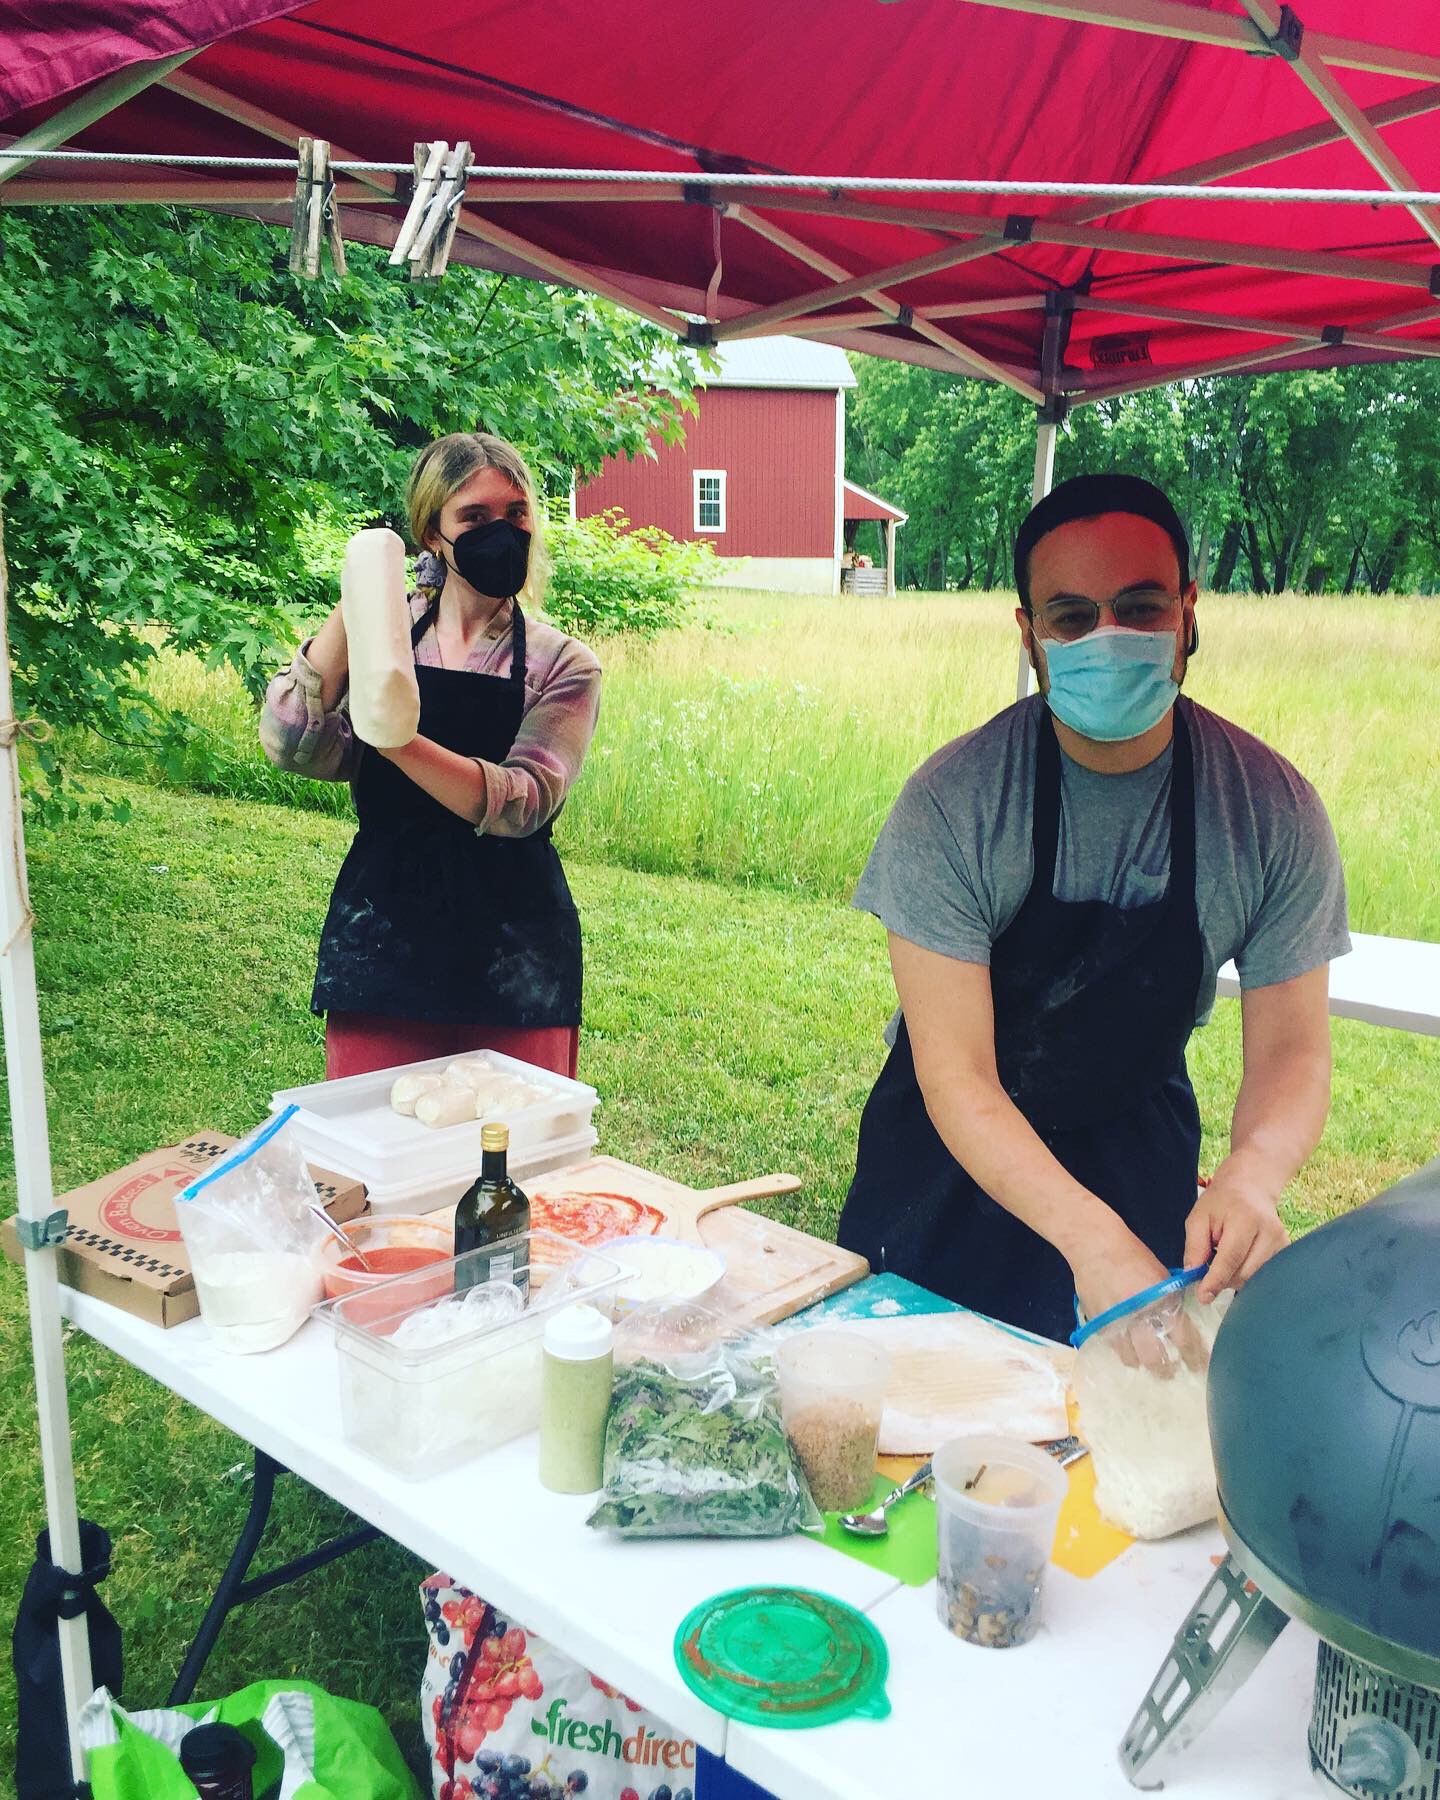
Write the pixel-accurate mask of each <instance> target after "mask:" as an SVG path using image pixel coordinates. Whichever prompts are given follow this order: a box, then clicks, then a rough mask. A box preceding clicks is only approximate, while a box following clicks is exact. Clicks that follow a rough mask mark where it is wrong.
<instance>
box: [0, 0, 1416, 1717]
mask: <svg viewBox="0 0 1440 1800" xmlns="http://www.w3.org/2000/svg"><path fill="white" fill-rule="evenodd" d="M1377 34H1378V38H1379V39H1380V40H1383V41H1375V40H1376V37H1377ZM0 130H3V138H0V149H4V148H5V147H6V146H7V145H8V148H9V149H10V151H11V152H12V154H11V155H9V156H8V157H0V206H23V205H48V204H53V203H55V202H57V201H68V202H72V203H77V204H94V203H114V202H122V201H128V202H133V201H142V202H143V201H172V202H185V203H188V204H193V205H201V206H212V207H221V208H225V209H227V210H238V211H243V212H248V213H253V214H255V215H256V216H258V217H261V218H266V219H271V220H274V221H276V222H283V223H287V224H288V223H289V222H290V219H291V207H292V198H293V195H294V189H295V149H296V144H297V141H298V140H299V139H300V138H302V137H309V138H315V139H323V140H326V141H327V142H328V143H329V144H330V146H331V154H332V157H333V158H334V159H335V160H336V161H337V162H339V163H341V164H342V165H343V164H346V163H351V164H355V163H359V164H363V165H365V166H363V167H360V168H344V167H343V166H342V168H341V169H340V170H339V171H338V179H337V185H336V190H335V193H336V198H337V200H338V201H339V203H340V207H341V212H342V217H343V224H344V230H345V232H346V234H347V235H348V236H350V237H352V238H355V239H359V240H367V241H371V242H378V243H390V242H392V241H393V239H394V237H395V234H396V231H397V228H398V227H399V224H400V221H401V219H402V218H403V216H404V213H405V210H406V206H407V203H408V200H409V198H410V192H411V176H410V173H409V171H410V169H411V159H412V152H413V147H414V145H415V144H416V142H417V141H424V140H434V139H441V138H443V139H444V140H446V141H447V142H454V141H459V140H462V139H463V140H468V141H469V143H470V144H471V145H472V146H473V149H474V152H475V157H476V162H477V165H479V166H478V167H477V168H476V170H475V171H473V172H472V176H471V179H470V182H469V185H468V189H467V192H466V199H465V204H464V206H463V209H462V210H461V212H460V214H459V236H458V237H457V239H456V242H455V247H454V250H453V252H452V253H453V254H454V255H455V256H456V257H457V258H458V259H460V260H464V261H466V262H472V263H476V264H479V265H482V266H486V267H490V268H497V269H505V270H513V271H516V272H520V273H525V274H533V275H538V276H542V277H545V278H547V279H551V280H558V281H564V282H571V283H574V284H575V285H577V286H579V287H583V288H588V289H590V290H592V291H594V292H596V293H600V294H604V295H607V296H608V297H610V298H611V299H614V300H616V301H619V302H620V303H622V304H623V305H626V306H629V307H632V308H634V309H635V310H636V311H638V312H640V313H643V314H645V315H646V316H647V317H650V318H652V319H655V320H657V321H659V322H661V323H663V324H664V325H666V326H667V327H669V328H672V329H674V330H676V331H677V332H678V333H679V334H680V335H682V336H687V337H690V338H691V339H693V340H695V341H701V342H708V341H711V339H712V336H713V338H715V339H724V338H729V337H735V336H741V335H751V334H759V333H765V332H784V333H787V334H790V335H795V334H808V335H812V336H816V337H819V338H823V339H825V340H826V341H828V342H831V343H836V344H840V345H843V346H845V347H846V348H849V349H854V350H861V351H866V352H869V353H871V354H877V355H882V356H891V357H899V358H902V359H905V360H908V361H912V362H917V363H923V364H927V365H929V366H931V367H934V368H939V369H946V370H951V371H955V372H958V373H961V374H965V375H971V376H978V377H983V378H988V379H992V380H997V381H1001V382H1004V383H1005V384H1006V385H1008V386H1009V387H1011V388H1013V389H1015V390H1016V391H1018V392H1019V393H1021V394H1023V395H1025V396H1026V397H1027V398H1028V399H1029V400H1031V401H1033V402H1034V403H1035V404H1036V406H1037V409H1038V412H1039V420H1040V427H1039V438H1038V447H1037V457H1036V485H1037V488H1043V487H1045V486H1047V485H1048V482H1049V474H1050V468H1051V466H1052V461H1053V452H1054V434H1055V429H1056V426H1057V425H1058V423H1059V422H1060V420H1061V419H1062V418H1063V416H1064V413H1065V410H1066V409H1067V407H1069V406H1072V405H1079V404H1085V403H1087V402H1090V401H1094V400H1096V399H1099V398H1102V397H1105V396H1109V395H1117V394H1124V393H1129V392H1134V391H1136V390H1138V389H1141V388H1144V387H1149V386H1153V385H1157V384H1160V383H1163V382H1169V381H1173V380H1177V379H1180V378H1183V377H1187V376H1194V375H1210V374H1223V373H1226V372H1232V371H1241V370H1253V369H1261V368H1271V369H1284V368H1298V367H1314V366H1325V365H1335V364H1344V363H1351V362H1360V361H1368V360H1374V359H1393V358H1399V357H1410V356H1436V355H1440V192H1435V191H1427V188H1426V186H1422V184H1428V188H1429V189H1434V188H1436V187H1440V154H1437V153H1440V22H1437V20H1436V15H1435V9H1434V5H1433V0H1391V4H1390V5H1389V6H1387V7H1385V8H1383V9H1377V8H1375V7H1373V6H1372V5H1369V4H1367V0H1301V4H1300V8H1299V10H1298V11H1296V10H1292V8H1291V7H1290V6H1288V5H1283V6H1282V5H1280V4H1278V3H1277V0H897V3H895V4H886V3H884V0H831V3H830V4H829V5H828V6H826V7H825V8H823V9H817V8H816V7H815V6H814V5H813V4H812V3H811V0H773V3H772V4H771V5H769V6H767V7H766V8H764V9H763V10H762V11H760V12H757V11H756V9H755V8H754V7H753V6H751V5H749V4H748V3H746V0H707V4H706V5H705V6H704V7H703V8H702V7H699V6H693V7H679V8H677V7H676V6H675V5H674V3H673V0H610V3H609V4H608V5H606V6H603V7H597V6H595V5H594V4H593V0H583V3H582V0H543V3H542V0H503V3H502V0H431V3H430V4H429V5H428V6H426V7H423V8H414V7H402V6H397V5H396V4H395V3H394V0H310V3H309V4H306V5H299V6H297V5H294V4H293V3H292V0H67V4H66V5H65V6H63V7H50V8H36V7H34V6H29V5H26V4H24V0H0ZM61 146H63V147H67V148H69V149H72V150H83V151H85V152H87V153H90V154H89V156H88V158H86V159H81V160H78V161H77V160H68V159H67V160H59V159H55V158H53V157H51V156H49V155H48V154H45V153H48V152H52V151H54V150H55V149H56V148H57V147H61ZM97 153H98V154H97ZM137 156H150V157H153V158H155V159H156V160H155V161H153V162H138V161H136V160H135V158H136V157H137ZM102 158H103V160H102ZM186 158H196V159H202V160H200V161H196V162H194V163H190V162H187V161H185V159H186ZM255 159H263V160H261V161H256V160H255ZM376 164H389V165H390V167H388V168H377V167H376V166H375V165H376ZM1026 182H1030V183H1037V184H1040V187H1041V191H1039V192H1036V191H1029V192H1027V191H1025V188H1024V184H1025V183H1026ZM1061 183H1064V184H1077V183H1078V184H1087V183H1106V184H1110V186H1109V188H1108V191H1103V192H1101V193H1098V194H1097V193H1094V192H1083V191H1082V192H1079V193H1075V192H1070V193H1066V192H1063V191H1057V187H1058V184H1061ZM927 184H929V185H927ZM977 184H978V185H977ZM1136 184H1140V185H1142V186H1144V187H1145V188H1152V187H1155V186H1161V187H1169V188H1179V189H1180V190H1181V191H1180V192H1178V193H1150V192H1143V193H1136V192H1134V191H1133V189H1134V187H1135V186H1136ZM967 188H968V190H969V191H964V190H966V189H967ZM1257 188H1258V190H1259V191H1258V192H1257V191H1256V190H1257ZM1321 190H1340V192H1338V193H1331V194H1330V195H1329V197H1327V198H1321V197H1319V193H1320V191H1321ZM1356 190H1361V191H1362V193H1363V198H1361V199H1357V195H1356ZM1347 196H1348V197H1347ZM0 648H3V644H0ZM0 686H3V687H4V688H5V689H6V690H8V683H0ZM0 701H3V706H0V711H3V712H5V713H8V712H9V711H10V706H9V697H8V691H4V692H0ZM11 724H12V726H13V722H11ZM4 726H5V721H0V744H7V745H8V750H7V755H6V762H7V764H8V765H9V767H8V770H7V773H8V780H7V781H5V782H0V802H3V810H4V811H5V813H6V815H7V819H6V822H7V823H8V824H9V826H10V830H11V834H12V835H13V836H14V838H15V841H16V844H17V846H18V845H19V814H18V795H17V790H16V784H15V770H14V748H13V741H10V740H13V735H14V733H13V729H10V730H9V731H8V735H6V734H5V733H4ZM7 796H8V798H7ZM8 861H9V859H7V866H8ZM27 924H28V909H27V907H26V901H25V894H24V883H23V860H17V861H16V862H15V864H14V868H13V871H12V874H11V875H7V876H5V877H4V880H3V883H0V936H3V937H5V938H6V939H7V940H8V941H7V943H6V948H5V950H4V951H3V952H0V985H3V994H4V1001H5V1027H6V1029H5V1036H6V1041H7V1046H8V1047H9V1048H10V1050H11V1055H10V1057H9V1059H8V1062H9V1078H10V1083H11V1092H12V1106H13V1111H14V1115H15V1118H16V1121H17V1130H16V1138H17V1166H18V1169H19V1174H20V1199H21V1212H22V1216H23V1218H24V1219H25V1220H26V1221H28V1222H33V1223H34V1232H35V1234H37V1241H38V1242H39V1243H41V1244H43V1243H45V1242H47V1241H49V1240H47V1239H46V1238H44V1236H43V1235H39V1234H40V1233H41V1224H40V1222H41V1221H43V1220H44V1218H45V1216H46V1215H47V1213H48V1212H49V1210H50V1184H49V1163H48V1149H47V1146H46V1140H45V1123H44V1099H43V1084H41V1083H40V1080H39V1069H40V1061H39V1053H40V1044H39V1033H38V1022H37V1020H36V1015H35V1006H34V983H33V963H32V961H31V953H30V940H29V936H28V931H27V929H26V927H27ZM27 1266H28V1267H27V1272H28V1273H29V1276H30V1281H31V1290H32V1302H31V1305H32V1321H33V1325H34V1339H35V1346H36V1365H37V1380H38V1383H39V1387H40V1405H41V1416H42V1444H43V1447H44V1449H45V1458H46V1474H47V1505H48V1510H49V1513H50V1518H51V1525H52V1542H53V1544H54V1545H55V1548H56V1556H57V1560H58V1561H59V1562H60V1563H61V1565H62V1566H63V1567H65V1568H67V1569H76V1568H78V1566H79V1564H78V1555H79V1552H78V1539H77V1538H76V1536H75V1533H74V1529H73V1525H74V1503H73V1482H72V1481H71V1478H70V1470H69V1453H68V1424H67V1415H66V1412H65V1396H64V1371H63V1361H62V1360H61V1353H60V1347H59V1311H58V1298H57V1290H56V1285H55V1276H54V1266H53V1258H50V1257H48V1256H46V1255H45V1254H44V1252H43V1250H39V1251H37V1252H36V1253H33V1254H30V1255H28V1256H27ZM73 1624H74V1622H72V1627H71V1628H69V1629H68V1630H67V1628H66V1627H65V1626H64V1625H62V1649H63V1651H64V1655H65V1657H66V1686H67V1694H68V1697H69V1699H70V1700H71V1702H72V1703H73V1701H74V1700H75V1698H76V1696H81V1697H83V1695H84V1694H85V1693H86V1692H88V1665H87V1664H86V1662H85V1660H84V1657H85V1652H84V1637H83V1632H77V1631H76V1630H75V1629H73Z"/></svg>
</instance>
